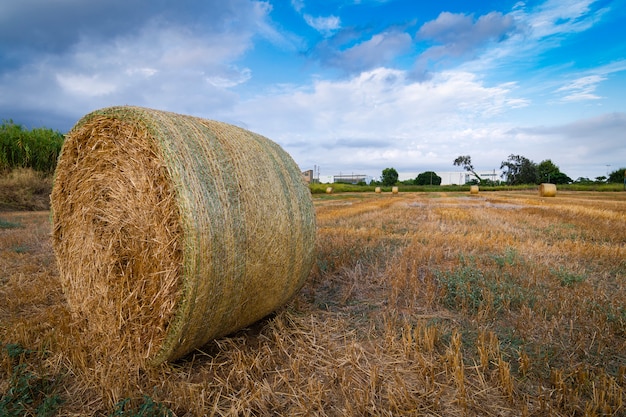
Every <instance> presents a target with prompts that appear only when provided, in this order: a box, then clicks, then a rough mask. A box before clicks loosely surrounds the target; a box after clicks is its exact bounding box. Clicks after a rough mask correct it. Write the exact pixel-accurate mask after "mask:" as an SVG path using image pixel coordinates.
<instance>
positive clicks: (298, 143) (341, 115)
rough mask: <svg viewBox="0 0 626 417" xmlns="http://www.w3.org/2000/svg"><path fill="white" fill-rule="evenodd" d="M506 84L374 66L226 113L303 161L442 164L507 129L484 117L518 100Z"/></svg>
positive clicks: (341, 165) (342, 165) (350, 165)
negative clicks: (421, 76) (422, 78)
mask: <svg viewBox="0 0 626 417" xmlns="http://www.w3.org/2000/svg"><path fill="white" fill-rule="evenodd" d="M512 89H513V85H511V84H506V85H502V86H495V87H486V86H485V85H483V84H482V83H481V82H480V80H478V79H477V78H476V77H475V76H474V75H472V74H469V73H462V72H453V71H451V72H445V73H441V74H438V75H436V76H435V77H433V78H432V79H431V80H429V81H427V82H422V83H420V82H415V81H412V80H411V79H410V78H409V77H408V75H407V73H406V72H405V71H400V70H394V69H389V68H378V69H375V70H372V71H367V72H363V73H361V74H359V75H358V76H354V77H351V78H349V79H346V80H340V81H330V80H318V81H315V82H314V83H313V84H312V85H311V86H310V87H309V88H300V89H295V90H293V89H290V90H286V91H282V92H280V93H275V94H272V95H266V96H260V97H257V98H254V99H251V100H248V101H245V102H242V103H240V104H239V105H238V106H236V107H235V108H234V109H233V114H231V115H230V116H228V117H232V118H235V117H236V118H237V119H238V120H243V121H244V122H245V124H246V126H248V128H249V129H251V130H253V131H257V132H259V133H261V134H264V135H266V136H268V137H270V138H272V139H274V140H276V141H277V142H279V143H281V144H282V145H283V146H285V147H286V149H288V151H289V152H290V153H292V155H293V156H294V158H295V159H296V161H297V162H299V163H300V164H301V165H302V166H305V167H308V166H310V167H312V166H313V165H314V164H317V165H320V164H321V165H323V166H326V167H328V168H329V169H333V170H337V171H339V170H341V169H344V170H349V169H359V168H362V167H365V168H369V169H373V170H375V171H376V170H378V169H382V168H384V166H381V164H382V165H385V164H390V163H392V162H393V163H394V164H395V167H396V168H397V169H410V168H411V167H415V166H416V165H418V166H419V165H421V166H424V165H425V164H445V165H446V166H447V165H449V164H451V163H452V161H453V160H454V158H455V157H456V156H457V155H454V153H456V152H459V149H465V148H468V149H471V148H472V147H474V146H478V145H480V144H481V142H482V141H485V140H492V139H493V133H494V131H497V132H502V131H504V130H506V129H504V128H502V127H501V126H497V125H495V124H494V125H490V124H489V123H488V122H489V120H490V118H491V117H492V116H493V115H496V114H499V113H501V112H505V111H507V110H509V109H511V108H513V107H517V106H519V105H520V100H521V101H523V100H522V99H520V98H516V97H513V96H512ZM234 115H236V116H234ZM498 134H499V135H500V134H501V133H498ZM490 168H491V166H490ZM374 173H376V172H374Z"/></svg>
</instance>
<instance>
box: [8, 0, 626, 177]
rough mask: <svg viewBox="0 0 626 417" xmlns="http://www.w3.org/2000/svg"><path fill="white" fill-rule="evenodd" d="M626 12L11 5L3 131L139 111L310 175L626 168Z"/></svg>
mask: <svg viewBox="0 0 626 417" xmlns="http://www.w3.org/2000/svg"><path fill="white" fill-rule="evenodd" d="M625 24H626V0H598V1H593V0H569V1H565V0H563V1H555V0H547V1H544V0H540V1H526V2H523V1H506V0H505V1H500V0H499V1H495V0H485V1H480V2H468V1H460V0H457V1H451V0H442V1H437V2H421V1H415V0H395V1H394V0H352V1H347V0H320V1H312V0H291V1H290V0H283V1H252V0H230V1H223V0H179V1H167V0H109V1H106V2H105V1H89V2H88V1H84V0H56V1H50V0H21V1H19V2H18V1H3V2H2V3H0V118H1V119H2V120H8V119H12V120H13V121H14V122H16V123H20V124H23V125H25V126H27V127H41V126H45V127H51V128H53V129H58V130H60V131H62V132H66V131H68V130H69V129H70V128H71V127H72V126H73V125H74V124H75V123H76V122H77V121H78V119H80V118H81V117H82V116H83V115H85V114H87V113H88V112H90V111H92V110H95V109H98V108H102V107H107V106H113V105H125V104H128V105H138V106H146V107H151V108H156V109H162V110H169V111H173V112H178V113H184V114H191V115H195V116H200V117H204V118H209V119H215V120H221V121H225V122H228V123H233V124H236V125H239V126H242V127H245V128H247V129H250V130H252V131H255V132H257V133H260V134H262V135H265V136H267V137H268V138H270V139H272V140H274V141H276V142H278V143H279V144H280V145H281V146H283V148H285V149H286V150H287V151H288V152H289V153H290V154H291V155H292V157H293V158H294V159H295V161H296V162H297V163H298V165H299V166H300V168H301V169H302V170H306V169H312V168H313V167H314V166H318V167H319V169H320V174H321V175H322V176H327V175H333V174H339V173H344V174H346V173H359V174H367V175H371V176H373V177H379V176H380V174H381V172H382V170H383V169H384V168H387V167H393V168H395V169H396V170H398V172H399V173H400V176H401V179H405V178H409V177H415V176H416V175H417V174H418V173H420V172H423V171H427V170H434V171H438V172H442V171H456V170H458V167H454V166H453V161H454V159H455V158H456V157H457V156H459V155H470V156H471V157H472V161H473V163H474V167H475V168H476V169H477V170H481V171H487V170H493V169H496V170H499V167H500V164H501V163H502V161H505V160H506V159H507V158H508V156H509V155H511V154H515V155H522V156H525V157H527V158H529V159H531V160H533V161H534V162H537V163H539V162H541V161H543V160H545V159H551V160H552V162H554V163H555V164H556V165H558V166H559V167H560V169H561V171H562V172H564V173H566V174H567V175H569V176H570V177H571V178H573V179H576V178H578V177H581V176H582V177H588V178H592V179H593V178H595V177H597V176H601V175H606V174H607V172H610V171H614V170H616V169H618V168H620V167H625V166H626V38H625V37H624V36H623V35H621V34H622V33H623V32H624V26H625Z"/></svg>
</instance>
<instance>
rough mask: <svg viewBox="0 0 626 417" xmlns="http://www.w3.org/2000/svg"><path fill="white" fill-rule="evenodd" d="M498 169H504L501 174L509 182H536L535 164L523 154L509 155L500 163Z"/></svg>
mask: <svg viewBox="0 0 626 417" xmlns="http://www.w3.org/2000/svg"><path fill="white" fill-rule="evenodd" d="M500 169H505V171H504V172H503V174H502V176H503V177H504V178H505V179H506V182H507V183H509V184H513V185H515V184H536V183H537V164H535V163H534V162H533V161H531V160H530V159H528V158H526V157H524V156H521V155H513V154H511V155H509V158H508V159H507V160H506V161H503V162H502V164H501V165H500Z"/></svg>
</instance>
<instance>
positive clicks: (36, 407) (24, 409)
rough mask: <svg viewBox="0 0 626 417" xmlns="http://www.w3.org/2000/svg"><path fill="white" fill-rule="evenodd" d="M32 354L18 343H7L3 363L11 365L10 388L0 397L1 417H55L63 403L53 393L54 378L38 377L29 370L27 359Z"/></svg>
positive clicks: (0, 372)
mask: <svg viewBox="0 0 626 417" xmlns="http://www.w3.org/2000/svg"><path fill="white" fill-rule="evenodd" d="M32 354H34V352H33V351H30V350H27V349H24V348H23V347H22V346H21V345H19V344H7V345H5V346H4V348H3V357H2V362H1V363H2V364H3V365H5V364H6V365H8V368H9V370H8V377H9V387H8V389H7V390H6V392H5V393H4V395H2V396H1V397H0V416H3V417H5V416H6V417H22V416H37V417H46V416H53V415H55V414H56V410H57V408H58V407H59V406H60V405H61V402H62V401H61V397H60V396H59V395H58V394H53V392H54V391H55V389H56V386H55V380H54V378H50V377H48V376H39V375H37V374H36V373H35V372H34V371H32V370H30V369H29V367H28V361H27V359H28V357H29V356H30V355H32ZM3 368H4V366H3ZM2 373H3V371H1V370H0V375H1V374H2Z"/></svg>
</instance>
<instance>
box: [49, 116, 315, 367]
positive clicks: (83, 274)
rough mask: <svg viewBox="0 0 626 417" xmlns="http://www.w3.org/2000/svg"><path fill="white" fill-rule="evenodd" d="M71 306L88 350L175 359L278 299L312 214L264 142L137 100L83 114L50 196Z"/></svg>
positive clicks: (280, 154) (307, 247) (304, 256)
mask: <svg viewBox="0 0 626 417" xmlns="http://www.w3.org/2000/svg"><path fill="white" fill-rule="evenodd" d="M51 202H52V210H53V215H52V221H53V246H54V251H55V255H56V257H57V263H58V266H59V270H60V277H61V282H62V285H63V289H64V292H65V294H66V298H67V300H68V303H69V305H70V308H71V310H72V312H73V313H74V314H75V315H76V316H77V317H79V318H81V319H83V320H84V321H85V322H87V326H86V329H88V332H89V333H90V334H89V335H88V336H89V337H90V338H91V339H93V340H97V342H96V343H97V347H99V348H100V351H102V352H107V355H110V356H111V357H115V355H117V354H119V355H121V356H124V355H125V356H124V357H129V358H130V359H132V360H133V361H136V362H137V363H140V364H146V363H147V364H158V363H161V362H164V361H167V360H175V359H177V358H180V357H182V356H184V355H185V354H187V353H189V352H190V351H192V350H193V349H195V348H198V347H200V346H202V345H204V344H206V343H207V342H208V341H209V340H211V339H214V338H216V337H220V336H223V335H226V334H228V333H231V332H233V331H236V330H238V329H241V328H243V327H245V326H247V325H249V324H251V323H253V322H255V321H257V320H259V319H261V318H263V317H264V316H266V315H267V314H269V313H271V312H272V311H274V310H275V309H276V308H278V307H280V306H281V305H283V304H284V303H285V302H287V301H288V300H289V299H290V298H291V297H292V296H293V295H294V294H295V292H296V291H298V290H299V289H300V288H301V286H302V285H303V283H304V281H305V279H306V278H307V276H308V275H309V272H310V270H311V267H312V263H313V260H314V246H315V213H314V210H313V204H312V200H311V195H310V192H309V190H308V188H307V186H306V185H305V184H304V181H303V180H302V175H301V173H300V170H299V168H298V166H297V165H296V164H295V162H294V161H293V160H292V159H291V157H290V156H289V155H288V154H287V153H286V152H285V151H284V150H283V149H281V148H280V147H279V146H278V145H277V144H276V143H274V142H272V141H270V140H269V139H267V138H265V137H263V136H260V135H258V134H255V133H252V132H249V131H247V130H244V129H241V128H238V127H236V126H231V125H228V124H225V123H220V122H216V121H210V120H204V119H199V118H195V117H191V116H184V115H178V114H174V113H168V112H162V111H157V110H151V109H145V108H139V107H111V108H106V109H102V110H98V111H95V112H93V113H90V114H88V115H86V116H85V117H83V118H82V119H81V120H80V121H79V122H78V123H77V124H76V125H75V126H74V127H73V128H72V130H71V131H70V132H69V134H68V136H67V138H66V140H65V143H64V145H63V150H62V153H61V156H60V158H59V163H58V166H57V169H56V173H55V181H54V187H53V191H52V195H51Z"/></svg>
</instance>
